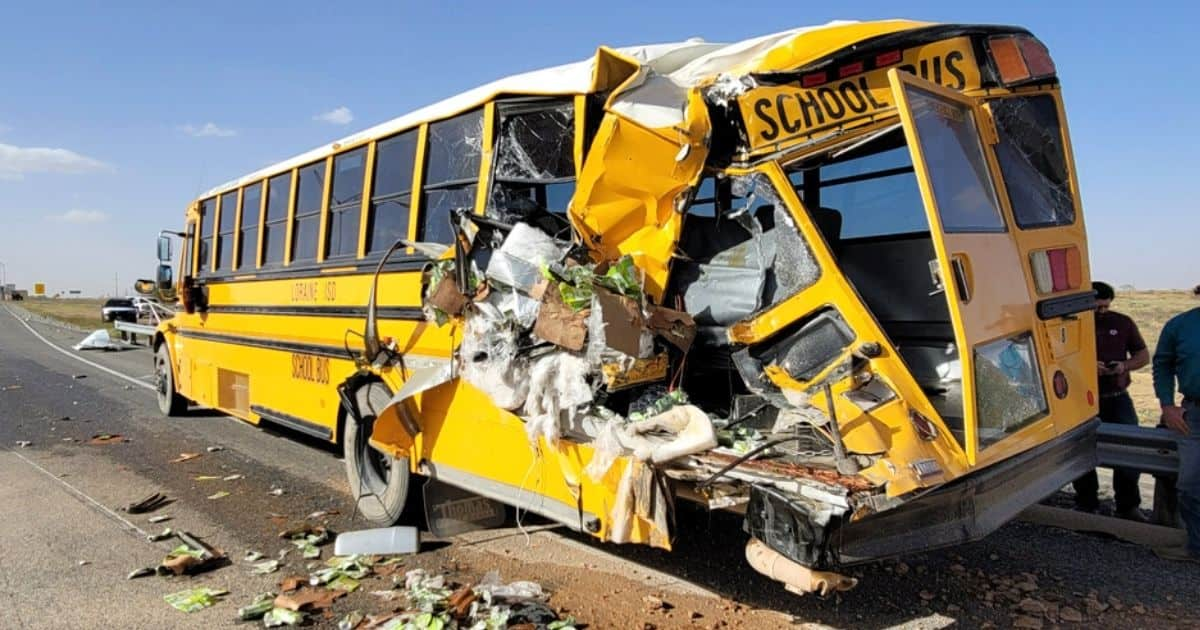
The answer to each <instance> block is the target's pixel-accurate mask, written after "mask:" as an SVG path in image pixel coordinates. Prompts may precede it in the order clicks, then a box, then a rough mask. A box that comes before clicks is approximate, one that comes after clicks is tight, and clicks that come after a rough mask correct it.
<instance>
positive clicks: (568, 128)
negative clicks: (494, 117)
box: [496, 103, 575, 181]
mask: <svg viewBox="0 0 1200 630" xmlns="http://www.w3.org/2000/svg"><path fill="white" fill-rule="evenodd" d="M574 158H575V108H574V106H573V105H572V104H571V103H564V104H561V105H558V106H556V107H553V108H545V109H538V110H534V111H526V112H519V113H516V112H514V113H511V114H509V113H505V112H504V110H503V109H502V110H501V118H500V139H499V146H498V147H497V151H496V178H497V179H524V180H535V181H543V180H548V179H557V178H560V177H574V176H575V159H574Z"/></svg>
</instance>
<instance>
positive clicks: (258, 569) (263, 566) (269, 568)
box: [250, 560, 279, 575]
mask: <svg viewBox="0 0 1200 630" xmlns="http://www.w3.org/2000/svg"><path fill="white" fill-rule="evenodd" d="M278 570H279V561H278V560H264V561H262V562H259V563H258V564H255V565H254V570H253V571H251V572H250V573H252V574H254V575H267V574H268V573H274V572H276V571H278Z"/></svg>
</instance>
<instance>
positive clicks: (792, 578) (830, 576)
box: [746, 538, 858, 597]
mask: <svg viewBox="0 0 1200 630" xmlns="http://www.w3.org/2000/svg"><path fill="white" fill-rule="evenodd" d="M746 562H748V563H750V566H751V567H753V568H754V570H755V571H758V572H759V573H761V574H763V575H765V576H767V577H769V578H771V579H772V580H775V581H777V582H782V583H783V587H784V588H786V589H787V590H789V591H791V592H793V593H795V594H797V595H807V594H809V593H817V594H819V595H821V596H822V597H824V596H826V595H829V594H830V593H834V592H837V591H848V590H850V589H852V588H854V587H855V586H856V585H858V580H857V579H856V578H852V577H847V576H845V575H841V574H838V573H833V572H830V571H816V570H813V569H810V568H808V567H806V566H803V565H801V564H799V563H797V562H795V561H794V560H791V559H789V558H786V557H784V556H783V555H782V554H780V553H779V552H778V551H775V550H774V549H771V548H770V547H768V546H767V545H766V543H764V542H763V541H761V540H759V539H757V538H751V539H750V542H748V543H746Z"/></svg>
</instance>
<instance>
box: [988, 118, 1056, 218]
mask: <svg viewBox="0 0 1200 630" xmlns="http://www.w3.org/2000/svg"><path fill="white" fill-rule="evenodd" d="M990 105H991V110H992V119H993V120H994V121H995V123H996V131H997V132H998V134H999V136H1000V142H999V143H998V144H997V145H996V157H997V159H998V160H999V161H1000V171H1001V172H1002V173H1003V174H1004V185H1005V188H1006V189H1007V190H1008V198H1009V200H1010V201H1011V202H1012V209H1013V216H1014V217H1015V218H1016V220H1017V225H1019V226H1021V227H1022V228H1037V227H1048V226H1053V225H1070V224H1072V223H1074V222H1075V200H1074V198H1073V196H1072V195H1071V185H1070V180H1069V178H1068V174H1067V158H1066V153H1065V150H1064V148H1063V136H1062V129H1061V127H1060V125H1059V121H1058V107H1057V106H1056V105H1055V103H1054V98H1053V97H1052V96H1049V95H1039V96H1018V97H1014V98H1003V99H996V100H993V101H990Z"/></svg>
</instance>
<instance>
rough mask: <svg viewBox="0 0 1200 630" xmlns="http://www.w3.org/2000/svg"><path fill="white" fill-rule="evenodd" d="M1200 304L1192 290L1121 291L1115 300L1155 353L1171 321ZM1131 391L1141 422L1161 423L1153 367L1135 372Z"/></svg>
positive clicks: (1115, 305)
mask: <svg viewBox="0 0 1200 630" xmlns="http://www.w3.org/2000/svg"><path fill="white" fill-rule="evenodd" d="M1197 306H1200V299H1197V298H1196V297H1195V296H1194V295H1192V293H1191V292H1190V291H1118V292H1117V299H1116V300H1113V310H1115V311H1118V312H1120V313H1124V314H1126V315H1128V316H1130V317H1132V318H1133V321H1134V322H1135V323H1136V324H1137V326H1138V330H1140V331H1141V333H1142V338H1144V339H1145V340H1146V346H1147V347H1149V348H1150V354H1151V355H1152V356H1153V354H1154V348H1155V346H1156V345H1158V335H1159V333H1160V332H1162V327H1163V325H1164V324H1166V323H1167V320H1169V319H1171V318H1172V317H1174V316H1175V315H1177V314H1179V313H1182V312H1183V311H1186V310H1188V309H1192V308H1196V307H1197ZM1129 393H1130V395H1131V396H1132V397H1133V404H1134V406H1136V407H1137V411H1138V417H1139V419H1140V420H1141V423H1142V424H1143V425H1149V426H1154V425H1156V424H1158V417H1159V415H1160V412H1159V407H1158V400H1157V399H1156V398H1155V396H1154V383H1153V380H1152V378H1151V375H1150V367H1149V366H1146V367H1144V368H1142V369H1141V370H1138V371H1137V372H1134V373H1133V385H1131V386H1130V387H1129Z"/></svg>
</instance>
